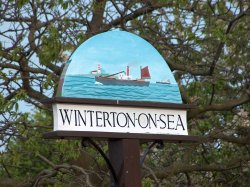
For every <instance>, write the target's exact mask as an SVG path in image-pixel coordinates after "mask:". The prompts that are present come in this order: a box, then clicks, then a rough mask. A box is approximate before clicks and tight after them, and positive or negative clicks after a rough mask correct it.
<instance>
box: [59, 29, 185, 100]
mask: <svg viewBox="0 0 250 187" xmlns="http://www.w3.org/2000/svg"><path fill="white" fill-rule="evenodd" d="M57 96H60V97H71V98H85V99H86V98H87V99H90V98H91V99H111V100H129V101H147V102H164V103H180V104H181V103H182V99H181V95H180V92H179V87H178V84H177V83H176V81H175V78H174V76H173V74H172V72H171V70H170V68H169V67H168V65H167V63H166V61H165V60H164V59H163V57H162V56H161V55H160V53H159V52H158V51H157V50H156V49H155V48H154V47H153V46H152V45H151V44H150V43H148V42H147V41H146V40H144V39H142V38H141V37H139V36H137V35H135V34H132V33H129V32H125V31H109V32H105V33H101V34H98V35H96V36H93V37H91V38H90V39H88V40H87V41H85V42H84V43H82V44H81V45H80V46H79V47H78V48H77V49H76V50H75V52H74V53H73V54H72V55H71V57H70V58H69V60H68V62H67V63H66V65H65V67H64V71H63V73H62V75H61V79H60V83H59V88H58V92H57Z"/></svg>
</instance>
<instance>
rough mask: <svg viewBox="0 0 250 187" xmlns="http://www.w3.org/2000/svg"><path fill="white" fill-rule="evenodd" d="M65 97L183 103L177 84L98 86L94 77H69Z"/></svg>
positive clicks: (65, 87)
mask: <svg viewBox="0 0 250 187" xmlns="http://www.w3.org/2000/svg"><path fill="white" fill-rule="evenodd" d="M62 96H64V97H77V98H93V99H113V100H130V101H153V102H164V103H182V99H181V96H180V93H179V88H178V85H177V84H159V83H150V84H149V86H119V85H102V84H97V83H96V81H95V78H94V77H84V76H80V75H78V76H76V75H67V76H65V77H64V85H63V90H62Z"/></svg>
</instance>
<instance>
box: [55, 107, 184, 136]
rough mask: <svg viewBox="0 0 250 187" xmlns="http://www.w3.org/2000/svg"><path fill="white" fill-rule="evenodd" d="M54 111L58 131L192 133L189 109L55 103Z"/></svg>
mask: <svg viewBox="0 0 250 187" xmlns="http://www.w3.org/2000/svg"><path fill="white" fill-rule="evenodd" d="M53 114H54V131H58V130H60V131H92V132H117V133H143V134H172V135H188V132H187V119H186V111H185V110H177V109H162V108H137V107H121V106H119V107H117V106H103V105H93V106H91V105H85V104H53ZM66 114H67V116H66Z"/></svg>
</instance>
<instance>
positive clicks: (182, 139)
mask: <svg viewBox="0 0 250 187" xmlns="http://www.w3.org/2000/svg"><path fill="white" fill-rule="evenodd" d="M43 137H44V138H47V139H82V138H83V137H85V138H90V137H92V138H101V139H105V140H108V139H110V140H112V139H140V140H143V141H153V140H163V141H166V142H174V143H196V142H200V141H201V138H200V137H198V136H189V135H166V134H139V133H113V132H88V131H86V132H83V131H52V132H48V133H45V134H44V135H43Z"/></svg>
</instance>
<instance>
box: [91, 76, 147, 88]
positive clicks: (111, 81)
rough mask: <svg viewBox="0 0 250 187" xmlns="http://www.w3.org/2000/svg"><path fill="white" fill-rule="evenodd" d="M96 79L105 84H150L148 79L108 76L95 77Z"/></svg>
mask: <svg viewBox="0 0 250 187" xmlns="http://www.w3.org/2000/svg"><path fill="white" fill-rule="evenodd" d="M95 81H96V82H99V83H102V84H104V85H117V86H149V82H148V81H144V80H123V79H115V78H108V77H98V76H96V77H95Z"/></svg>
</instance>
